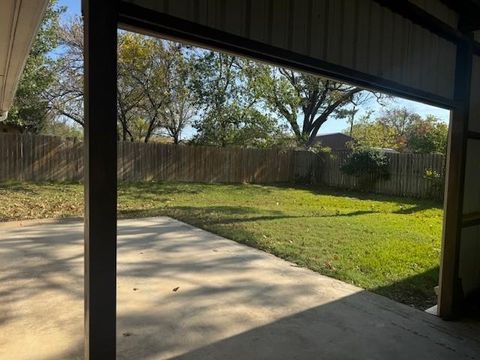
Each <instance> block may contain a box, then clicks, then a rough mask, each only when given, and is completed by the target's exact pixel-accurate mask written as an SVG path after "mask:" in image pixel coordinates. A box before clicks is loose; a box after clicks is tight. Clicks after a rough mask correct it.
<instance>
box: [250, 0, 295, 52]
mask: <svg viewBox="0 0 480 360" xmlns="http://www.w3.org/2000/svg"><path fill="white" fill-rule="evenodd" d="M268 9H269V6H268V1H267V0H254V1H251V9H250V38H251V39H252V40H256V41H260V42H263V43H268V37H269V36H268V33H269V28H270V24H268V21H267V19H268ZM290 16H291V14H290Z"/></svg>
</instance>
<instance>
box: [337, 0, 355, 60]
mask: <svg viewBox="0 0 480 360" xmlns="http://www.w3.org/2000/svg"><path fill="white" fill-rule="evenodd" d="M342 9H343V21H342V23H343V28H342V33H343V36H342V43H341V44H340V46H341V54H342V65H343V66H347V67H349V68H353V67H354V65H355V52H356V50H357V48H356V45H357V36H358V32H357V21H358V0H342Z"/></svg>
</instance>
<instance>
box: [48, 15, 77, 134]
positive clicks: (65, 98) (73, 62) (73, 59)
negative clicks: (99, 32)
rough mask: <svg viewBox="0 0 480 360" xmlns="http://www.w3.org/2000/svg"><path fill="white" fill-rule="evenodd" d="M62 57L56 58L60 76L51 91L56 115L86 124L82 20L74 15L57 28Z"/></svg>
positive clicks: (50, 96)
mask: <svg viewBox="0 0 480 360" xmlns="http://www.w3.org/2000/svg"><path fill="white" fill-rule="evenodd" d="M58 34H59V41H60V52H61V56H60V57H59V58H58V59H57V60H56V61H55V64H54V70H55V73H56V74H57V76H56V77H55V81H54V82H53V84H52V86H51V87H50V89H49V91H48V100H49V102H50V104H51V108H52V111H53V113H54V114H55V116H56V117H62V118H67V119H69V120H72V121H74V122H75V123H77V124H79V125H81V126H82V127H83V126H84V120H83V21H82V19H81V18H80V17H79V16H75V17H73V18H71V19H70V20H69V21H68V22H66V23H65V24H62V26H61V27H60V28H59V29H58Z"/></svg>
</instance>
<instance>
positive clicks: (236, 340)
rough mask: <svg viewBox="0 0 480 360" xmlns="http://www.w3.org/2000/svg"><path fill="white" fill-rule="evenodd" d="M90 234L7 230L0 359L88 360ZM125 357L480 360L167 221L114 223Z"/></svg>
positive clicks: (259, 256) (419, 321) (443, 335)
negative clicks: (86, 253) (86, 249)
mask: <svg viewBox="0 0 480 360" xmlns="http://www.w3.org/2000/svg"><path fill="white" fill-rule="evenodd" d="M82 230H83V224H82V223H81V222H79V221H78V220H77V221H64V222H50V223H44V224H36V223H23V224H19V223H16V224H7V225H5V224H4V225H0V359H15V360H21V359H29V360H36V359H42V360H53V359H81V358H82V342H83V338H82V332H83V239H82ZM117 329H118V330H117V331H118V335H117V339H118V340H117V341H118V358H119V359H130V360H131V359H167V358H178V359H409V360H411V359H455V360H459V359H480V332H479V329H478V327H477V325H476V324H473V323H471V324H465V323H453V322H444V321H442V320H440V319H438V318H436V317H434V316H432V315H429V314H426V313H424V312H422V311H419V310H415V309H412V308H409V307H407V306H404V305H401V304H398V303H396V302H394V301H391V300H389V299H386V298H384V297H381V296H378V295H375V294H371V293H369V292H366V291H362V290H361V289H359V288H356V287H354V286H351V285H348V284H345V283H343V282H341V281H337V280H334V279H331V278H328V277H325V276H321V275H319V274H317V273H314V272H312V271H309V270H307V269H302V268H298V267H296V266H295V265H293V264H291V263H289V262H286V261H283V260H280V259H278V258H276V257H274V256H271V255H269V254H266V253H264V252H261V251H258V250H255V249H252V248H249V247H246V246H243V245H240V244H238V243H236V242H233V241H230V240H227V239H224V238H222V237H219V236H216V235H213V234H211V233H208V232H206V231H202V230H199V229H197V228H194V227H192V226H189V225H187V224H184V223H182V222H179V221H176V220H173V219H170V218H165V217H162V218H146V219H136V220H121V221H119V223H118V325H117Z"/></svg>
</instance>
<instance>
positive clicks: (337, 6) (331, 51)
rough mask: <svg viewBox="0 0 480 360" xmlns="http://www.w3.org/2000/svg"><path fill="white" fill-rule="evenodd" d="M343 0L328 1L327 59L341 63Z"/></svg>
mask: <svg viewBox="0 0 480 360" xmlns="http://www.w3.org/2000/svg"><path fill="white" fill-rule="evenodd" d="M341 11H342V4H341V1H338V0H329V2H328V33H327V36H328V38H327V52H326V54H325V55H326V56H325V57H326V60H327V61H330V62H333V63H337V64H341V58H342V57H341V47H340V43H341V39H342V21H343V15H342V13H341Z"/></svg>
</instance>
